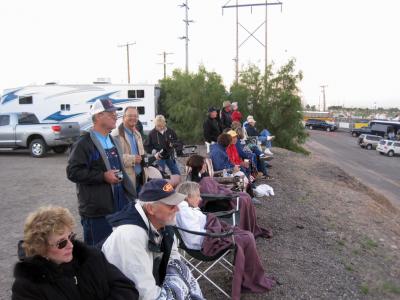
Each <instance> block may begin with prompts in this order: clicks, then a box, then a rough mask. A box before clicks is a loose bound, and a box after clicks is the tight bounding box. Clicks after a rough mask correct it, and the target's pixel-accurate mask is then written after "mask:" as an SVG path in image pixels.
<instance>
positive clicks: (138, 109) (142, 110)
mask: <svg viewBox="0 0 400 300" xmlns="http://www.w3.org/2000/svg"><path fill="white" fill-rule="evenodd" d="M137 111H138V113H139V115H144V113H145V110H144V106H138V107H137Z"/></svg>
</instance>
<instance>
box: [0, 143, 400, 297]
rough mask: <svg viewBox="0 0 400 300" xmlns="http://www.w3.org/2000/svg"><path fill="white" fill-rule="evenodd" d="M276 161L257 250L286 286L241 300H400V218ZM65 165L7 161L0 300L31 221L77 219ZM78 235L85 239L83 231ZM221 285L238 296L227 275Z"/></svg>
mask: <svg viewBox="0 0 400 300" xmlns="http://www.w3.org/2000/svg"><path fill="white" fill-rule="evenodd" d="M273 152H275V159H274V160H273V161H272V165H273V168H272V169H271V173H272V175H273V176H274V177H275V180H273V181H268V184H270V185H271V186H272V187H273V188H274V190H275V196H274V197H271V198H267V197H266V198H264V199H262V204H261V205H259V206H257V215H258V219H259V223H260V224H261V225H262V226H264V227H270V228H272V230H273V232H274V236H273V237H272V238H271V239H268V240H265V239H258V240H257V246H258V249H259V254H260V257H261V259H262V261H263V263H264V266H265V269H266V271H267V273H268V274H269V275H271V276H274V277H275V278H277V279H278V280H279V282H280V283H281V285H279V286H276V287H275V288H273V290H272V291H270V292H269V293H267V294H262V295H254V294H248V295H244V296H243V299H399V298H400V279H399V278H400V260H399V257H400V254H399V248H400V219H399V213H398V212H397V211H395V210H394V209H393V208H392V207H391V206H390V204H389V203H388V202H387V201H386V199H385V198H383V197H382V196H380V195H379V194H377V193H375V192H373V191H371V190H369V189H368V188H366V187H365V186H363V185H362V184H361V183H359V182H358V181H357V180H355V179H354V178H351V177H349V176H348V175H347V174H346V173H344V172H343V171H342V170H341V169H340V168H338V167H336V166H334V165H332V164H329V163H327V162H325V161H324V160H323V158H321V157H317V156H309V157H306V156H303V155H300V154H296V153H292V152H288V151H286V150H282V149H274V150H273ZM66 160H67V156H66V155H65V154H64V155H54V154H51V155H49V156H48V157H46V158H44V159H33V158H31V157H29V156H28V155H27V154H26V153H10V154H4V153H1V154H0V172H1V178H2V179H1V181H0V189H1V191H2V193H1V195H2V196H1V204H0V205H1V206H0V219H1V224H0V230H1V234H2V239H1V241H0V246H1V247H0V266H1V270H2V272H0V282H1V283H0V299H9V298H10V287H11V284H12V277H11V274H12V266H13V264H14V263H15V262H16V260H17V257H16V243H17V241H18V240H19V239H21V237H22V231H23V228H22V226H23V221H24V218H25V217H26V215H27V213H28V212H30V211H32V210H34V209H36V208H37V207H38V206H40V205H44V204H49V203H53V204H59V205H63V206H65V207H68V208H69V209H71V210H72V212H73V214H74V215H75V216H76V217H77V209H76V206H77V202H76V195H75V188H74V185H73V184H72V183H71V182H69V181H68V180H67V179H66V178H65V166H66ZM76 219H77V221H78V217H77V218H76ZM77 230H78V233H79V234H81V228H80V226H79V224H78V226H77ZM213 276H215V277H216V281H217V282H219V283H221V285H222V286H223V287H224V288H226V289H227V290H228V291H230V282H231V280H230V279H231V278H230V277H229V275H228V276H227V275H226V274H225V273H214V274H213ZM200 284H201V287H202V289H203V291H204V294H205V295H206V296H207V298H208V299H223V297H222V296H221V294H219V293H218V291H216V289H215V288H213V287H210V285H208V284H207V283H206V282H204V281H203V280H201V281H200Z"/></svg>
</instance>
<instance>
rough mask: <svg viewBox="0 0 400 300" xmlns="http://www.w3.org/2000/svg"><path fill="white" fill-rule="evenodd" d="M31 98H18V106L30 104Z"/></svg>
mask: <svg viewBox="0 0 400 300" xmlns="http://www.w3.org/2000/svg"><path fill="white" fill-rule="evenodd" d="M32 100H33V99H32V96H21V97H19V104H32V102H33V101H32Z"/></svg>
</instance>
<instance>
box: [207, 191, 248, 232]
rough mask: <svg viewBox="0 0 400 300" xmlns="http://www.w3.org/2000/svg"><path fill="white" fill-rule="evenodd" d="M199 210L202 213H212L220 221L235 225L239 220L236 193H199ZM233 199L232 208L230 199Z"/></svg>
mask: <svg viewBox="0 0 400 300" xmlns="http://www.w3.org/2000/svg"><path fill="white" fill-rule="evenodd" d="M200 197H201V199H202V205H201V208H200V209H201V211H202V212H203V213H204V214H209V213H212V214H213V215H215V216H216V217H217V218H219V219H221V220H222V221H224V222H226V223H228V224H231V225H232V226H235V225H236V224H239V221H240V207H239V199H240V197H239V196H238V195H229V196H226V195H215V194H201V195H200ZM232 199H234V200H235V206H234V208H233V209H232V205H231V201H232Z"/></svg>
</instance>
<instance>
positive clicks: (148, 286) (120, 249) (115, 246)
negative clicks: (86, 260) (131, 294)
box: [102, 225, 161, 300]
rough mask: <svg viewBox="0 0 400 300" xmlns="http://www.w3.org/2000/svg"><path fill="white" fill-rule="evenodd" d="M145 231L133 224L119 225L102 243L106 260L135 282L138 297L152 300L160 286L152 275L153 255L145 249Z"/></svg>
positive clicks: (156, 295) (146, 238) (158, 291)
mask: <svg viewBox="0 0 400 300" xmlns="http://www.w3.org/2000/svg"><path fill="white" fill-rule="evenodd" d="M147 241H148V237H147V233H146V231H145V230H143V229H142V228H140V227H138V226H135V225H121V226H119V227H118V228H117V229H115V230H114V232H113V234H112V235H111V236H110V237H109V238H108V239H107V241H106V242H105V243H104V245H103V248H102V251H103V252H104V254H105V256H106V258H107V260H108V261H109V262H110V263H112V264H113V265H115V266H116V267H117V268H118V269H120V270H121V272H122V273H123V274H124V275H125V276H126V277H128V278H129V279H130V280H132V281H133V282H134V283H135V286H136V288H137V290H138V291H139V295H140V299H145V300H150V299H151V300H153V299H156V298H157V297H158V295H159V294H160V291H161V289H160V287H159V286H157V285H156V282H155V279H154V277H153V270H152V266H153V257H152V255H151V253H150V252H148V250H147Z"/></svg>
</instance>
